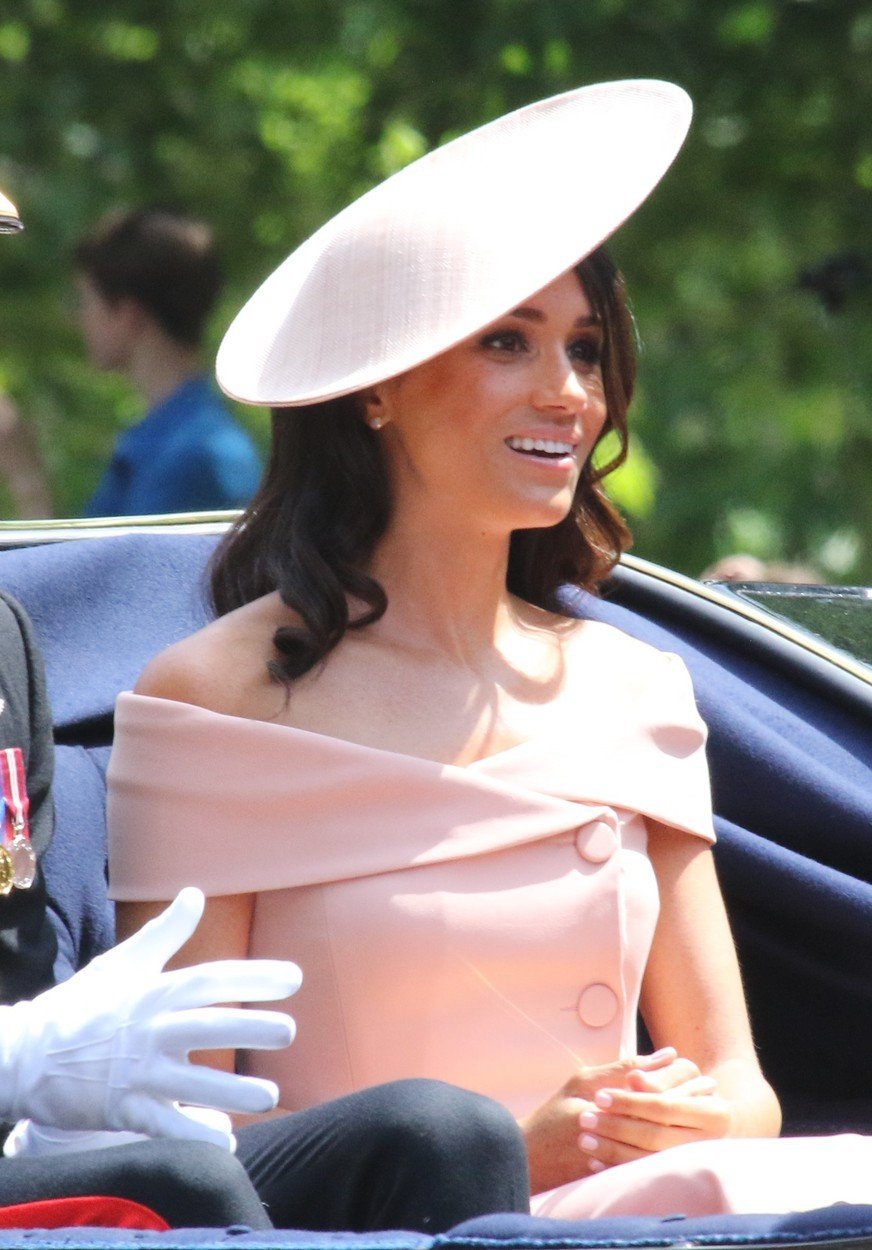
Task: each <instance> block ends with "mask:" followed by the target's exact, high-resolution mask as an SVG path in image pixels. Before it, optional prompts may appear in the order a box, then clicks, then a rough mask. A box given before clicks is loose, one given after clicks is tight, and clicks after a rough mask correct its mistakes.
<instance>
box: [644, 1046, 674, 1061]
mask: <svg viewBox="0 0 872 1250" xmlns="http://www.w3.org/2000/svg"><path fill="white" fill-rule="evenodd" d="M677 1055H678V1051H677V1050H676V1049H675V1047H674V1046H661V1047H660V1049H659V1050H655V1051H652V1053H651V1054H650V1055H649V1056H648V1058H649V1059H675V1058H676V1057H677Z"/></svg>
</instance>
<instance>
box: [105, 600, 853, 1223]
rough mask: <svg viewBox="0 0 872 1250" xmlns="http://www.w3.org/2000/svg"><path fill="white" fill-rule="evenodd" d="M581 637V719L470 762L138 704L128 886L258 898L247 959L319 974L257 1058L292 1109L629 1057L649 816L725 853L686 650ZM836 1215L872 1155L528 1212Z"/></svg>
mask: <svg viewBox="0 0 872 1250" xmlns="http://www.w3.org/2000/svg"><path fill="white" fill-rule="evenodd" d="M589 633H590V635H591V640H590V645H591V648H592V656H593V660H594V662H593V663H592V664H591V678H590V682H589V691H590V697H589V700H588V701H587V703H586V705H585V706H581V707H573V708H572V709H569V708H568V707H567V708H566V710H565V713H564V714H563V716H562V719H560V720H559V721H558V720H557V719H556V720H555V724H554V727H553V731H552V732H550V733H549V734H548V735H547V736H546V737H543V738H541V739H538V740H536V741H530V742H525V743H522V744H520V745H518V746H516V747H513V748H510V749H508V750H505V751H502V752H500V753H498V754H496V755H492V756H490V757H488V758H486V759H483V760H480V761H477V762H476V763H474V764H472V765H469V766H466V767H457V766H451V765H448V766H446V765H442V764H438V763H434V762H432V761H428V760H424V759H419V758H415V757H410V756H406V755H401V754H397V753H394V752H389V751H385V750H380V749H374V748H372V747H367V746H362V745H359V744H356V743H353V742H347V741H344V740H340V739H336V738H332V737H329V736H326V735H322V734H317V733H312V732H310V731H306V730H300V729H295V728H289V727H288V726H285V725H280V724H271V723H268V722H263V721H250V720H243V719H240V718H236V717H232V716H226V715H222V714H218V713H215V712H210V711H206V710H203V709H202V708H197V707H194V706H191V705H188V704H184V703H176V702H172V701H169V700H164V699H154V698H149V697H145V696H141V695H136V694H122V695H121V696H120V698H119V700H118V706H117V712H116V738H115V747H114V750H113V754H112V760H111V764H110V770H109V833H110V891H111V893H112V895H113V897H114V898H116V899H130V900H161V899H167V898H170V897H172V895H173V894H174V893H175V892H176V890H177V889H179V888H180V887H182V886H184V885H191V884H193V885H198V886H200V887H201V888H202V889H203V890H204V891H205V892H206V893H207V894H209V895H221V894H238V893H254V894H255V895H256V896H257V897H256V903H255V909H254V923H253V929H252V935H251V945H250V954H251V955H252V956H271V957H281V958H290V959H294V960H296V961H297V962H298V963H299V964H300V965H301V967H302V968H303V971H304V982H303V987H302V989H301V990H300V991H299V993H298V994H297V995H296V996H295V997H294V999H293V1002H292V1003H291V1004H290V1009H291V1010H292V1012H293V1014H294V1016H295V1017H296V1020H297V1025H298V1031H297V1038H296V1040H295V1042H294V1044H293V1046H292V1047H291V1048H290V1049H289V1050H286V1051H281V1052H270V1051H264V1052H251V1053H249V1054H247V1055H246V1056H244V1062H245V1070H246V1071H248V1072H252V1073H256V1074H259V1075H262V1076H267V1077H270V1078H272V1079H273V1080H275V1081H276V1082H277V1083H278V1085H279V1087H280V1089H281V1091H282V1097H281V1102H282V1105H283V1106H284V1107H286V1108H288V1109H289V1110H295V1109H299V1108H302V1107H307V1106H310V1105H312V1104H313V1103H317V1102H322V1101H324V1100H326V1099H330V1098H334V1097H337V1096H339V1095H342V1094H346V1093H349V1092H350V1091H352V1090H356V1089H360V1088H362V1087H365V1086H368V1085H374V1084H377V1083H380V1082H383V1081H390V1080H394V1079H397V1078H401V1077H433V1078H438V1079H442V1080H445V1081H450V1082H452V1083H454V1084H456V1085H460V1086H463V1087H465V1088H468V1089H474V1090H477V1091H479V1092H481V1093H484V1094H488V1095H490V1096H491V1097H493V1098H496V1099H498V1100H499V1101H501V1102H503V1103H504V1104H505V1105H506V1106H508V1107H509V1108H510V1109H511V1110H512V1111H513V1112H514V1113H515V1114H516V1115H519V1116H520V1115H524V1114H526V1113H527V1112H530V1111H532V1110H533V1109H534V1108H535V1107H537V1106H538V1105H540V1104H541V1103H542V1102H543V1101H544V1100H545V1099H547V1098H548V1097H550V1096H551V1094H553V1093H554V1092H555V1091H556V1090H557V1088H558V1087H559V1086H561V1085H562V1084H563V1083H564V1081H566V1080H567V1078H568V1077H569V1076H570V1075H571V1073H572V1071H573V1070H574V1068H575V1067H576V1066H577V1065H578V1064H599V1063H606V1062H609V1061H611V1060H614V1059H615V1058H617V1057H619V1056H622V1055H628V1054H634V1053H636V1013H637V1008H638V1003H639V994H640V987H641V981H642V974H643V972H644V968H645V963H646V960H647V957H648V952H649V950H650V946H651V941H652V936H653V932H654V926H655V924H656V920H657V913H658V896H657V885H656V880H655V877H654V873H653V870H652V867H651V864H650V862H649V859H648V857H647V853H646V846H647V834H646V824H645V818H646V817H649V818H652V819H654V820H657V821H660V822H663V823H665V824H667V825H670V826H673V827H675V828H676V829H679V830H682V831H684V832H685V833H686V834H687V835H688V837H694V838H701V839H703V840H704V841H706V842H712V841H713V840H714V833H713V829H712V816H711V805H710V796H709V783H708V773H707V768H706V763H705V754H704V744H705V727H704V725H703V723H702V721H701V720H700V718H699V715H698V713H697V711H696V707H695V705H694V702H693V695H692V691H691V686H690V680H689V678H688V675H687V673H686V671H685V669H684V667H683V665H682V664H681V661H680V660H678V659H677V658H676V657H674V656H667V655H664V654H662V653H660V652H657V651H655V650H653V649H651V648H650V647H648V646H646V645H645V644H643V643H640V642H636V641H634V640H632V639H630V638H628V637H626V636H625V635H623V634H620V633H619V632H618V631H616V630H613V629H611V628H610V627H608V626H605V625H598V624H595V625H592V626H590V627H589ZM434 715H438V709H434ZM837 1200H843V1201H850V1202H863V1201H870V1202H872V1145H870V1142H869V1141H868V1140H867V1139H864V1138H859V1137H856V1136H852V1135H845V1136H843V1137H838V1138H830V1139H807V1140H802V1139H799V1140H782V1141H745V1140H737V1139H733V1140H729V1141H724V1142H705V1143H701V1144H699V1145H689V1146H682V1147H679V1148H676V1149H673V1150H668V1151H663V1152H661V1153H659V1154H657V1155H654V1156H651V1157H649V1158H646V1159H644V1160H641V1161H639V1162H635V1163H631V1164H625V1165H622V1166H620V1167H616V1168H611V1169H608V1170H607V1171H605V1172H602V1173H599V1174H598V1175H592V1176H590V1177H587V1178H585V1179H583V1180H580V1181H577V1182H574V1183H572V1184H570V1185H565V1186H562V1187H561V1188H560V1189H556V1190H552V1191H550V1192H549V1193H546V1194H539V1195H537V1196H536V1197H535V1199H534V1202H533V1208H532V1209H533V1211H534V1212H535V1213H537V1214H543V1215H549V1216H565V1217H571V1218H584V1217H589V1216H598V1215H611V1214H654V1215H656V1214H669V1213H671V1212H677V1211H683V1212H685V1213H686V1214H707V1213H717V1212H724V1211H739V1212H748V1213H750V1212H756V1211H782V1210H791V1209H803V1208H809V1207H815V1206H822V1205H826V1204H828V1203H830V1202H833V1201H837Z"/></svg>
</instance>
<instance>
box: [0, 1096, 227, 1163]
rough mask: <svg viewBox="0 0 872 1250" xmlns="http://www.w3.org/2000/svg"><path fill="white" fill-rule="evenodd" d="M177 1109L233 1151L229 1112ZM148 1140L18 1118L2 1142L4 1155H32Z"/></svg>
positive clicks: (123, 1133) (117, 1133) (198, 1108)
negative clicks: (201, 1125)
mask: <svg viewBox="0 0 872 1250" xmlns="http://www.w3.org/2000/svg"><path fill="white" fill-rule="evenodd" d="M179 1110H180V1111H181V1112H182V1113H183V1114H184V1115H186V1116H188V1117H189V1118H190V1119H192V1120H198V1121H199V1122H200V1123H201V1124H206V1125H208V1126H209V1128H211V1129H213V1130H214V1131H215V1132H216V1133H219V1134H220V1135H221V1144H222V1145H223V1146H226V1148H227V1149H228V1150H229V1151H230V1153H231V1154H235V1153H236V1138H235V1137H234V1135H233V1124H232V1121H231V1119H230V1116H229V1115H226V1114H225V1113H224V1112H223V1111H213V1110H212V1108H211V1107H180V1108H179ZM137 1141H149V1138H148V1137H146V1135H145V1133H127V1132H122V1131H120V1130H115V1131H114V1132H113V1131H111V1130H109V1129H94V1131H93V1132H88V1130H87V1129H78V1128H47V1127H46V1126H45V1125H44V1124H35V1123H34V1122H33V1120H19V1121H18V1123H17V1124H16V1125H15V1127H14V1128H13V1129H12V1130H11V1131H10V1133H9V1135H8V1137H7V1138H6V1140H5V1142H4V1143H3V1154H4V1157H5V1158H7V1159H23V1158H24V1157H25V1156H28V1157H29V1158H31V1159H33V1158H36V1157H38V1156H39V1157H44V1156H45V1155H64V1154H73V1153H74V1152H75V1151H79V1150H106V1149H107V1148H108V1147H109V1146H128V1145H130V1143H131V1142H137Z"/></svg>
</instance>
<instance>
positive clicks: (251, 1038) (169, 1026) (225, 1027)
mask: <svg viewBox="0 0 872 1250" xmlns="http://www.w3.org/2000/svg"><path fill="white" fill-rule="evenodd" d="M296 1031H297V1026H296V1024H295V1023H294V1020H293V1018H292V1017H291V1016H289V1015H286V1014H285V1012H283V1011H254V1010H246V1009H244V1008H242V1007H198V1008H195V1009H194V1010H192V1011H172V1012H166V1013H165V1014H164V1015H161V1016H158V1017H157V1019H156V1020H154V1022H153V1024H152V1025H151V1032H152V1036H153V1038H154V1044H155V1047H156V1048H157V1049H158V1050H160V1051H162V1052H163V1054H165V1055H173V1056H177V1057H179V1058H181V1057H182V1056H184V1055H187V1054H188V1053H189V1052H190V1051H192V1050H282V1049H283V1048H284V1047H285V1046H290V1044H291V1042H292V1041H293V1040H294V1036H295V1034H296Z"/></svg>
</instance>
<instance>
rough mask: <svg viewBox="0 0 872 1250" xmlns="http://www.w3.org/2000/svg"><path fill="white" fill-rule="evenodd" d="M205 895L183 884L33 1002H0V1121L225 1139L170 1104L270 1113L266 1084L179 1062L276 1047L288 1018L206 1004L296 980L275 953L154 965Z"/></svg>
mask: <svg viewBox="0 0 872 1250" xmlns="http://www.w3.org/2000/svg"><path fill="white" fill-rule="evenodd" d="M203 907H204V899H203V895H202V893H201V892H200V891H199V890H196V889H193V888H190V887H189V888H188V889H185V890H182V891H181V892H180V893H179V895H178V896H177V898H176V899H175V901H174V902H173V903H171V904H170V906H169V907H167V908H166V910H165V911H164V912H163V913H162V914H161V915H160V916H157V917H155V919H154V920H151V921H150V922H149V923H148V924H147V925H144V926H143V928H142V929H140V931H139V932H138V933H135V934H134V935H133V936H132V937H130V938H128V939H127V941H126V942H122V943H121V945H120V946H116V947H114V948H113V949H112V950H110V951H107V952H106V954H105V955H100V956H99V957H98V958H97V959H95V960H93V961H92V962H91V963H90V964H89V965H88V967H87V968H84V969H83V970H82V971H81V972H78V973H76V975H75V976H74V977H71V978H70V980H69V981H65V982H64V983H63V984H62V985H58V986H55V987H54V989H51V990H47V991H46V993H44V994H40V996H39V997H38V998H35V999H34V1000H33V1002H23V1003H17V1004H16V1005H15V1006H14V1007H0V1118H2V1119H5V1120H18V1119H22V1118H26V1117H29V1118H30V1119H32V1120H34V1121H35V1122H36V1123H38V1124H42V1125H50V1126H53V1127H55V1128H61V1129H89V1130H94V1129H124V1130H129V1131H131V1132H135V1133H145V1134H147V1135H148V1136H150V1137H186V1138H195V1139H198V1140H201V1141H213V1142H216V1143H217V1144H218V1145H224V1146H226V1145H228V1141H227V1134H226V1133H221V1132H220V1131H217V1130H215V1129H214V1128H211V1127H210V1126H209V1125H207V1124H202V1123H199V1122H197V1121H195V1120H192V1119H191V1118H189V1117H188V1116H186V1115H184V1114H183V1113H182V1112H181V1111H180V1110H179V1109H178V1108H176V1107H174V1106H173V1103H174V1102H187V1103H194V1104H197V1105H200V1106H205V1107H215V1108H218V1109H221V1110H224V1111H248V1112H252V1111H253V1112H257V1111H268V1110H270V1109H271V1108H272V1107H274V1106H275V1104H276V1101H277V1099H278V1090H277V1089H276V1086H275V1085H274V1084H273V1083H272V1082H271V1081H264V1080H260V1079H259V1078H256V1077H243V1076H237V1075H235V1074H233V1073H229V1072H218V1071H216V1070H215V1069H212V1068H206V1067H201V1066H199V1065H197V1064H191V1063H189V1062H188V1059H187V1055H188V1052H189V1051H191V1050H211V1049H214V1048H223V1047H231V1048H237V1047H241V1048H246V1049H247V1048H255V1049H271V1050H275V1049H280V1048H281V1047H283V1046H287V1045H289V1044H290V1042H291V1041H292V1040H293V1037H294V1031H295V1030H294V1022H293V1020H292V1019H291V1017H290V1016H288V1015H285V1014H283V1013H281V1012H274V1011H247V1010H243V1009H241V1008H230V1007H215V1006H213V1005H212V1004H214V1003H217V1002H225V1001H228V1000H230V1001H236V1000H238V1001H241V1002H247V1001H263V1000H273V999H281V998H287V997H288V996H289V995H290V994H293V993H294V992H295V991H296V990H297V989H298V988H299V985H300V981H301V979H302V976H301V973H300V970H299V968H297V966H296V964H293V963H290V962H288V961H280V960H266V959H263V960H225V961H221V962H217V963H211V964H199V965H197V966H195V967H193V968H181V969H179V970H178V971H175V972H164V971H163V967H164V964H165V963H166V962H167V960H168V959H170V957H171V956H172V955H174V954H175V953H176V951H178V950H179V948H180V947H182V946H183V945H184V944H185V942H187V940H188V939H189V938H190V936H191V934H192V933H193V932H194V930H195V929H196V927H197V924H198V923H199V920H200V917H201V915H202V913H203Z"/></svg>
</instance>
